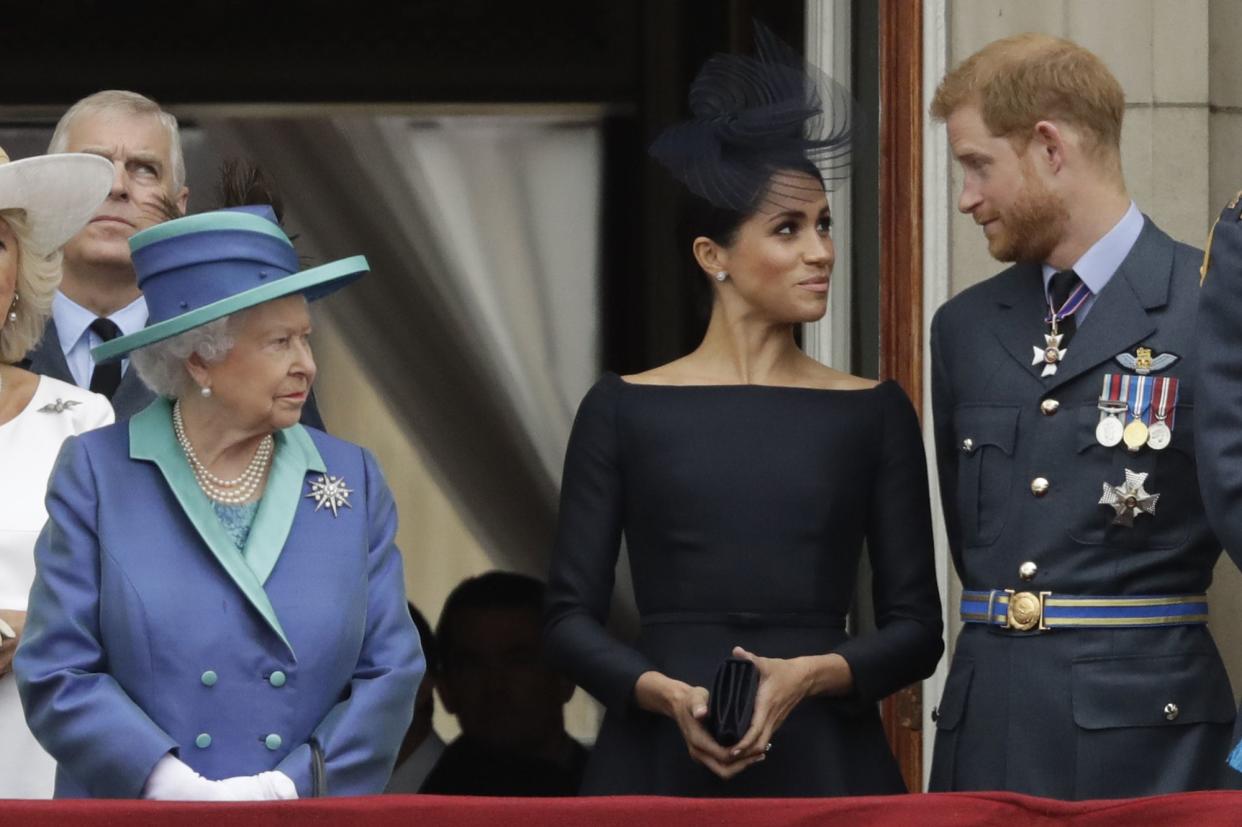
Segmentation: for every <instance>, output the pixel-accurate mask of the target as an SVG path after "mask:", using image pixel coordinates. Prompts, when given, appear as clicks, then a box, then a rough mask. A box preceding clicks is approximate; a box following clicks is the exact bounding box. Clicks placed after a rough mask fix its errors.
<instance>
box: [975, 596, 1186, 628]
mask: <svg viewBox="0 0 1242 827" xmlns="http://www.w3.org/2000/svg"><path fill="white" fill-rule="evenodd" d="M962 620H963V621H964V622H966V623H984V624H987V625H988V626H999V627H1000V628H1002V629H1015V630H1017V631H1022V632H1028V631H1041V632H1042V631H1047V630H1050V629H1099V628H1113V629H1117V628H1127V627H1143V626H1191V625H1195V624H1200V623H1207V620H1208V605H1207V595H1206V594H1176V595H1150V596H1139V597H1092V596H1080V595H1068V594H1055V593H1053V592H1015V591H1014V590H1013V589H992V590H991V591H971V590H968V591H963V592H962Z"/></svg>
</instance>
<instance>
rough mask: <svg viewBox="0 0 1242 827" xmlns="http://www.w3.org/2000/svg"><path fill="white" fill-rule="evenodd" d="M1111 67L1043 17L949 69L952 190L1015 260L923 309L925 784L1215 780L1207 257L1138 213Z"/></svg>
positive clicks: (991, 786) (1206, 783) (1149, 788)
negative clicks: (948, 629)
mask: <svg viewBox="0 0 1242 827" xmlns="http://www.w3.org/2000/svg"><path fill="white" fill-rule="evenodd" d="M1124 109H1125V99H1124V95H1123V93H1122V90H1121V87H1120V85H1119V84H1118V83H1117V81H1116V79H1115V78H1114V77H1113V76H1112V74H1111V73H1110V72H1109V71H1108V69H1107V68H1106V67H1105V66H1104V64H1103V63H1102V62H1101V61H1100V60H1099V59H1098V58H1097V57H1095V56H1094V55H1092V54H1091V53H1090V52H1088V51H1086V50H1085V49H1082V48H1081V47H1079V46H1077V45H1075V44H1073V43H1070V42H1068V41H1065V40H1060V39H1057V38H1052V37H1048V36H1045V35H1019V36H1017V37H1012V38H1007V39H1005V40H1001V41H997V42H996V43H992V44H990V45H989V46H987V47H985V48H984V49H983V50H981V51H980V52H979V53H977V54H976V55H974V56H972V57H971V58H969V59H967V60H966V61H965V62H964V63H963V64H962V65H961V66H959V67H957V68H956V69H954V70H953V71H952V72H950V73H949V74H948V75H947V76H946V77H945V79H944V80H943V81H942V83H941V85H940V88H939V90H938V91H937V94H936V98H935V101H934V102H933V104H932V114H933V115H934V116H935V117H937V118H939V119H942V120H944V121H946V124H947V127H948V134H949V142H950V145H951V147H952V151H953V154H954V156H955V158H956V159H957V160H958V162H959V163H960V165H961V169H962V176H963V180H962V194H961V198H960V201H959V204H958V207H959V209H960V210H961V211H962V212H964V213H968V214H970V215H971V217H972V218H973V219H974V220H975V222H976V223H977V224H979V225H980V226H982V227H983V233H984V236H985V238H986V239H987V244H988V249H989V251H990V252H991V254H992V255H993V256H994V257H996V258H997V259H999V260H1001V261H1009V262H1013V266H1011V267H1009V268H1008V269H1006V270H1004V271H1003V272H1001V273H1000V274H998V275H996V276H994V277H992V278H990V279H988V280H986V281H984V282H983V283H981V284H978V285H976V286H974V287H972V288H970V289H968V290H965V291H963V292H962V293H961V294H960V295H958V296H957V297H955V298H954V299H952V300H951V301H949V302H948V303H947V304H945V306H944V307H942V308H941V309H940V310H939V311H938V312H937V314H936V317H935V319H934V321H933V322H932V340H931V358H932V365H933V368H932V397H933V407H934V417H935V436H936V455H937V463H938V466H939V474H940V490H941V496H942V498H943V502H944V511H945V518H946V523H947V525H948V532H949V541H950V546H951V549H952V553H953V560H954V563H955V565H956V568H957V571H958V574H959V575H960V576H961V580H962V587H963V597H962V605H961V617H962V620H963V627H962V630H961V633H960V635H959V637H958V640H957V646H956V651H955V653H954V657H953V661H952V664H951V667H950V671H949V677H948V681H947V683H946V686H945V690H944V694H943V696H942V698H941V700H940V704H939V707H938V715H937V736H936V750H935V757H934V762H933V767H932V776H931V786H932V788H933V789H936V790H971V789H985V790H1012V791H1016V792H1023V793H1029V794H1034V795H1041V796H1049V797H1055V798H1066V799H1082V798H1115V797H1121V796H1133V795H1150V794H1156V793H1169V792H1176V791H1181V790H1192V789H1202V788H1210V787H1216V786H1219V785H1220V784H1221V783H1222V780H1223V773H1224V770H1225V757H1226V753H1227V751H1228V747H1229V741H1230V731H1231V728H1232V723H1233V719H1234V705H1233V696H1232V693H1231V691H1230V687H1229V680H1228V678H1227V676H1226V674H1225V669H1224V666H1223V664H1222V663H1221V660H1220V656H1219V654H1218V652H1217V649H1216V645H1215V643H1214V642H1213V640H1212V637H1211V635H1210V634H1209V632H1208V630H1207V627H1206V625H1205V624H1206V619H1207V602H1206V597H1205V596H1204V592H1205V591H1206V590H1207V587H1208V585H1209V583H1210V582H1211V576H1212V568H1213V565H1214V563H1215V562H1216V560H1217V558H1218V556H1219V554H1220V545H1219V543H1218V542H1217V540H1216V538H1215V537H1214V536H1213V534H1212V531H1211V529H1210V528H1209V526H1208V523H1207V519H1206V517H1205V515H1204V505H1203V501H1202V499H1201V495H1200V492H1199V486H1198V483H1197V481H1196V476H1195V462H1194V446H1195V441H1196V440H1195V434H1194V429H1195V418H1194V417H1192V415H1191V414H1192V411H1193V405H1194V402H1195V393H1196V387H1195V382H1194V379H1193V377H1194V368H1195V355H1194V333H1195V326H1196V318H1197V308H1198V299H1199V296H1198V292H1199V273H1198V265H1199V262H1200V260H1201V255H1200V254H1199V252H1198V251H1196V250H1194V249H1193V248H1191V247H1188V246H1186V245H1183V244H1179V243H1177V242H1175V241H1174V240H1173V239H1171V238H1170V237H1169V236H1167V235H1166V234H1165V233H1163V232H1162V231H1161V230H1160V229H1159V228H1157V227H1156V226H1155V224H1153V223H1152V221H1151V220H1150V219H1148V218H1146V217H1144V216H1143V215H1142V214H1141V213H1139V211H1138V208H1137V207H1136V206H1135V205H1134V204H1133V202H1132V201H1131V200H1130V197H1129V195H1128V194H1127V192H1126V187H1125V181H1124V179H1123V177H1122V173H1121V151H1120V138H1121V120H1122V115H1123V113H1124Z"/></svg>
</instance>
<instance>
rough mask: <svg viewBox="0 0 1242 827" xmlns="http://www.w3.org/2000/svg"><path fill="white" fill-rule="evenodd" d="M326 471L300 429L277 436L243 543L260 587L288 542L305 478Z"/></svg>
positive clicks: (284, 431)
mask: <svg viewBox="0 0 1242 827" xmlns="http://www.w3.org/2000/svg"><path fill="white" fill-rule="evenodd" d="M326 470H327V469H326V468H325V467H324V464H323V458H322V457H321V456H320V455H319V451H318V449H316V448H315V444H314V443H313V442H311V438H310V436H309V435H308V434H307V433H306V429H305V428H303V427H302V426H301V425H294V426H293V427H292V428H286V429H285V430H283V431H278V432H277V433H276V452H275V455H274V457H273V459H272V470H271V471H270V472H269V473H268V475H267V487H266V488H265V489H264V491H263V500H262V501H261V503H260V504H259V513H258V514H256V515H255V518H254V525H253V526H251V528H250V536H249V537H248V538H247V540H246V550H245V559H246V564H247V565H248V566H249V567H250V570H251V571H252V572H254V575H255V577H257V578H258V579H259V582H260V583H267V578H268V577H270V576H271V574H272V569H274V568H276V561H277V560H279V559H280V554H281V552H282V551H283V550H284V548H285V542H286V541H287V540H288V539H289V533H290V531H292V529H293V519H294V517H295V516H297V511H298V506H300V505H301V504H302V500H303V499H304V495H303V493H302V492H303V489H304V488H305V487H306V485H305V484H306V475H307V474H308V473H309V472H311V471H317V472H319V473H321V474H322V473H325V472H326Z"/></svg>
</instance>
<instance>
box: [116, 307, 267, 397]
mask: <svg viewBox="0 0 1242 827" xmlns="http://www.w3.org/2000/svg"><path fill="white" fill-rule="evenodd" d="M243 312H244V311H243ZM240 315H241V314H240V313H235V314H233V315H232V316H225V317H224V318H223V319H216V320H215V321H214V322H208V323H207V324H205V325H203V326H201V327H196V328H194V329H193V330H187V331H186V332H185V333H181V334H179V335H177V336H173V337H172V338H171V339H165V340H164V341H162V342H156V343H155V344H151V345H147V346H146V347H144V348H141V349H139V350H135V351H134V352H133V353H131V354H130V355H129V360H130V363H131V365H132V367H133V368H134V370H136V371H138V378H139V379H141V380H142V383H143V384H144V385H146V386H147V387H148V388H150V389H151V390H152V391H154V392H155V393H157V394H159V395H160V396H165V397H167V398H169V399H180V398H181V397H183V396H186V395H188V394H191V393H197V392H198V385H197V384H196V383H195V382H194V379H193V377H191V376H190V372H189V371H188V370H186V367H185V363H186V361H187V360H188V359H189V358H190V357H191V356H193V355H194V354H196V353H197V354H198V355H199V357H200V358H201V359H202V360H203V361H205V362H207V363H208V364H211V363H214V362H219V361H220V360H221V359H223V358H224V357H225V356H226V355H227V354H228V352H229V351H230V350H232V349H233V345H234V344H236V341H237V340H236V339H235V338H234V336H233V331H234V330H235V329H236V328H235V321H234V320H236V319H238V318H240Z"/></svg>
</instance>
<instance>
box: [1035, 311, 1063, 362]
mask: <svg viewBox="0 0 1242 827" xmlns="http://www.w3.org/2000/svg"><path fill="white" fill-rule="evenodd" d="M1063 338H1065V337H1064V336H1062V335H1061V334H1060V333H1057V323H1056V320H1055V319H1054V320H1053V322H1052V332H1051V333H1045V334H1044V346H1043V348H1040V347H1039V346H1038V345H1036V346H1035V348H1034V350H1035V358H1034V359H1032V360H1031V367H1034V366H1036V365H1039V364H1042V365H1043V366H1044V371H1043V373H1041V374H1040V376H1052V375H1053V374H1054V373H1056V372H1057V364H1058V363H1059V362H1060V361H1061V360H1062V359H1064V358H1065V352H1066V349H1065V348H1063V347H1061V340H1062V339H1063Z"/></svg>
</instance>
